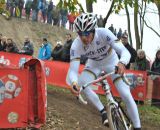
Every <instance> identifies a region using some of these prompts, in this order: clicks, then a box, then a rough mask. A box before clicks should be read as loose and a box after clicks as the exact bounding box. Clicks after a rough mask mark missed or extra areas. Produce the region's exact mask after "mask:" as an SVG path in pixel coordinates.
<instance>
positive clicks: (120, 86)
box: [113, 75, 141, 128]
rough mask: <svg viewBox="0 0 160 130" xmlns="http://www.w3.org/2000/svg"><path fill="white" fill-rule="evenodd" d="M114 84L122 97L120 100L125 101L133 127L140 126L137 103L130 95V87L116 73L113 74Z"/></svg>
mask: <svg viewBox="0 0 160 130" xmlns="http://www.w3.org/2000/svg"><path fill="white" fill-rule="evenodd" d="M113 81H114V84H115V86H116V88H117V90H118V92H119V94H120V96H121V97H122V100H123V101H124V102H125V104H126V107H127V112H128V115H129V117H130V119H131V120H132V122H133V126H134V128H140V127H141V124H140V119H139V113H138V108H137V105H136V103H135V101H134V99H133V97H132V95H131V92H130V87H129V86H128V85H127V84H126V83H125V82H124V81H123V80H122V79H121V78H120V77H119V76H117V75H115V76H113Z"/></svg>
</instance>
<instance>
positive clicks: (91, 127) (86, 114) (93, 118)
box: [41, 90, 160, 130]
mask: <svg viewBox="0 0 160 130" xmlns="http://www.w3.org/2000/svg"><path fill="white" fill-rule="evenodd" d="M142 124H143V130H160V127H159V128H158V127H154V126H150V125H149V124H145V122H142ZM41 130H109V128H107V127H104V126H102V124H101V117H100V115H99V112H98V111H96V110H95V109H94V108H93V107H92V106H91V105H86V106H85V105H82V104H80V103H78V102H77V100H76V99H75V98H74V97H73V96H72V95H71V94H68V93H63V92H57V91H55V90H52V91H51V90H50V91H49V92H48V112H47V123H46V125H45V126H44V127H43V128H42V129H41Z"/></svg>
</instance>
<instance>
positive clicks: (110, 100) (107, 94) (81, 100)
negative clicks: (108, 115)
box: [77, 71, 131, 104]
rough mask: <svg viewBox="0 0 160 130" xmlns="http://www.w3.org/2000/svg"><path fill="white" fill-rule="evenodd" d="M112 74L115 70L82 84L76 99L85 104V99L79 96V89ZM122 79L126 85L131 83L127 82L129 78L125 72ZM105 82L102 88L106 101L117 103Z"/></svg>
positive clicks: (103, 79)
mask: <svg viewBox="0 0 160 130" xmlns="http://www.w3.org/2000/svg"><path fill="white" fill-rule="evenodd" d="M113 74H115V71H112V72H110V73H107V74H105V75H103V76H100V77H99V78H97V79H95V80H93V81H91V82H89V83H87V84H85V85H83V86H82V87H81V88H80V91H79V95H78V96H77V99H78V100H79V101H80V102H81V103H83V104H87V101H85V100H84V99H83V97H82V96H81V94H80V93H81V91H82V90H83V89H85V88H86V87H88V86H90V85H92V84H94V83H98V82H102V81H103V82H104V81H106V80H105V79H106V78H107V77H109V76H111V75H113ZM122 79H123V81H124V82H125V83H126V84H128V85H130V84H131V83H130V82H129V80H128V79H127V78H126V74H123V76H122ZM106 83H107V84H106V85H103V86H102V87H103V90H104V91H105V94H106V98H107V101H109V102H114V103H117V102H115V100H114V99H113V96H112V95H111V92H110V86H109V84H108V82H106Z"/></svg>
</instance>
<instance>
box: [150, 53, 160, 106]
mask: <svg viewBox="0 0 160 130" xmlns="http://www.w3.org/2000/svg"><path fill="white" fill-rule="evenodd" d="M151 71H154V72H158V73H160V50H158V51H157V52H156V58H155V60H154V62H153V64H152V67H151ZM151 78H152V79H153V89H152V106H156V107H158V108H160V99H158V98H157V97H160V93H159V92H160V85H159V83H160V76H159V75H151Z"/></svg>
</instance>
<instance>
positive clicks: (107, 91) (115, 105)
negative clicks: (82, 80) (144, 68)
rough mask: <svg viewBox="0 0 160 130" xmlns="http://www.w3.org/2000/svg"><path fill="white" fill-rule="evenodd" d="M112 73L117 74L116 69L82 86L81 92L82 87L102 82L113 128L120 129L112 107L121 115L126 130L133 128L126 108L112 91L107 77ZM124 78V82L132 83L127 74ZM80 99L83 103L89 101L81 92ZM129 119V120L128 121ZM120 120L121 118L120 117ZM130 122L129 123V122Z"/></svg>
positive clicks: (113, 129)
mask: <svg viewBox="0 0 160 130" xmlns="http://www.w3.org/2000/svg"><path fill="white" fill-rule="evenodd" d="M112 74H115V71H113V72H111V73H108V74H105V75H102V76H100V77H99V78H97V79H95V80H93V81H91V82H89V83H87V84H85V85H83V86H82V87H81V88H80V92H81V91H82V89H85V88H86V87H88V86H90V85H92V84H94V83H98V82H99V83H101V86H102V88H103V90H104V92H105V96H106V99H107V106H108V107H107V110H108V114H109V115H110V118H111V119H110V124H111V126H110V127H111V129H112V130H115V129H116V130H118V129H117V126H116V127H115V126H114V123H115V122H113V117H111V116H112V114H111V109H114V111H115V112H116V113H117V114H118V116H120V118H121V121H122V122H123V127H124V128H125V130H131V123H130V119H129V118H128V116H127V114H126V113H125V112H124V110H123V109H122V108H121V106H120V105H119V104H118V102H117V101H116V100H115V99H114V97H113V96H112V93H111V91H110V85H109V84H108V82H107V80H106V78H107V77H108V76H111V75H112ZM122 79H123V81H124V82H126V83H127V84H130V82H129V81H128V79H127V78H126V77H125V74H124V75H123V76H122ZM77 98H78V100H79V101H80V102H81V103H83V104H87V101H85V100H84V99H83V97H82V96H81V94H79V96H78V97H77ZM117 114H116V115H117ZM126 119H127V121H126ZM118 120H119V119H118ZM127 122H128V123H129V124H128V123H127Z"/></svg>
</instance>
